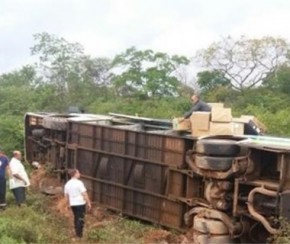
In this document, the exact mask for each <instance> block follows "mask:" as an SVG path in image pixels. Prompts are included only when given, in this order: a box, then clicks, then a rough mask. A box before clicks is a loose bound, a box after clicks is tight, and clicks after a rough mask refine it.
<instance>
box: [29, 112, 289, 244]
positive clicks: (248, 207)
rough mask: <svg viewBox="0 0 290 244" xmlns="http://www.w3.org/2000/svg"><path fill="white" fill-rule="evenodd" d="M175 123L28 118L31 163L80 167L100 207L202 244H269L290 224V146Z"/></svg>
mask: <svg viewBox="0 0 290 244" xmlns="http://www.w3.org/2000/svg"><path fill="white" fill-rule="evenodd" d="M170 128H171V124H170V122H169V121H167V120H154V119H149V118H147V119H146V118H142V119H141V118H140V119H138V118H133V117H130V116H118V115H111V116H104V115H93V114H66V115H63V114H49V113H27V114H26V115H25V150H26V153H25V154H26V159H27V161H29V162H30V163H32V162H33V161H38V162H40V163H43V164H48V165H51V166H52V167H53V168H54V169H55V170H56V172H65V170H66V169H68V168H78V169H79V170H80V172H81V178H82V180H83V181H84V183H85V184H86V186H87V188H88V191H89V194H90V196H91V198H92V201H94V202H96V203H98V204H99V205H102V206H105V207H107V208H109V209H112V210H116V211H119V212H122V213H123V214H124V215H128V216H132V217H135V218H138V219H142V220H146V221H149V222H152V223H156V224H159V225H161V226H164V227H169V228H173V229H177V230H180V231H183V232H186V231H191V232H192V233H193V239H194V241H195V243H232V242H235V241H237V242H251V243H255V242H257V243H258V242H265V241H266V239H267V238H268V237H271V236H272V235H275V234H278V233H279V227H280V223H279V221H277V219H281V218H286V219H287V218H289V217H290V168H289V164H290V146H289V145H290V140H288V139H283V138H272V137H263V136H252V137H251V136H214V137H204V138H194V137H192V136H190V135H187V134H186V133H185V134H184V133H183V134H182V133H177V132H174V131H172V130H171V129H170Z"/></svg>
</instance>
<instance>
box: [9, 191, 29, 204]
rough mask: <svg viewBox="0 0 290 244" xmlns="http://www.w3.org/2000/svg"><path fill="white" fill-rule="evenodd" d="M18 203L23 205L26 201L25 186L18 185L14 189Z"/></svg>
mask: <svg viewBox="0 0 290 244" xmlns="http://www.w3.org/2000/svg"><path fill="white" fill-rule="evenodd" d="M12 192H13V195H14V197H15V201H16V204H18V205H21V204H22V203H24V202H25V201H26V195H25V187H17V188H14V189H12Z"/></svg>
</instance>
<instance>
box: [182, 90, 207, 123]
mask: <svg viewBox="0 0 290 244" xmlns="http://www.w3.org/2000/svg"><path fill="white" fill-rule="evenodd" d="M191 101H192V107H191V109H190V110H189V111H187V112H186V113H185V114H184V115H183V119H188V118H189V117H190V116H191V114H192V113H193V112H198V111H201V112H210V111H211V107H210V106H209V105H208V104H207V103H205V102H203V101H201V100H200V97H199V95H197V94H194V95H192V97H191Z"/></svg>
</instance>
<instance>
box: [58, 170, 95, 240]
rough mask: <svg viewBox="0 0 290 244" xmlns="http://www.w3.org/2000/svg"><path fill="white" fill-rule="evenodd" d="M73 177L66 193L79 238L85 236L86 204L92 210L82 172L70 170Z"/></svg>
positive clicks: (67, 185)
mask: <svg viewBox="0 0 290 244" xmlns="http://www.w3.org/2000/svg"><path fill="white" fill-rule="evenodd" d="M68 173H69V175H70V177H71V179H70V180H69V181H68V182H67V183H66V184H65V186H64V194H65V198H66V200H67V203H68V205H69V206H70V208H71V210H72V212H73V215H74V227H75V233H76V236H77V237H78V238H82V236H83V228H84V223H85V222H84V218H85V212H86V205H87V207H88V210H89V211H90V210H91V201H90V199H89V196H88V193H87V189H86V187H85V186H84V183H83V182H82V181H81V180H79V178H80V172H79V171H78V170H77V169H71V170H69V172H68Z"/></svg>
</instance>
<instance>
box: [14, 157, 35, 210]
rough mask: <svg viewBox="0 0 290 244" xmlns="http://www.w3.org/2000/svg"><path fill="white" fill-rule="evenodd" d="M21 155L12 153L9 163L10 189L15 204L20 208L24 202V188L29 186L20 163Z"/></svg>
mask: <svg viewBox="0 0 290 244" xmlns="http://www.w3.org/2000/svg"><path fill="white" fill-rule="evenodd" d="M21 159H22V155H21V152H20V151H14V152H13V158H12V159H11V161H10V162H9V170H10V174H11V178H10V181H9V184H10V189H11V190H12V192H13V195H14V197H15V200H16V204H17V205H18V206H21V204H23V203H24V202H25V201H26V193H25V188H26V187H28V186H29V185H30V182H29V178H28V175H27V173H26V171H25V168H24V166H23V164H22V163H21Z"/></svg>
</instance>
